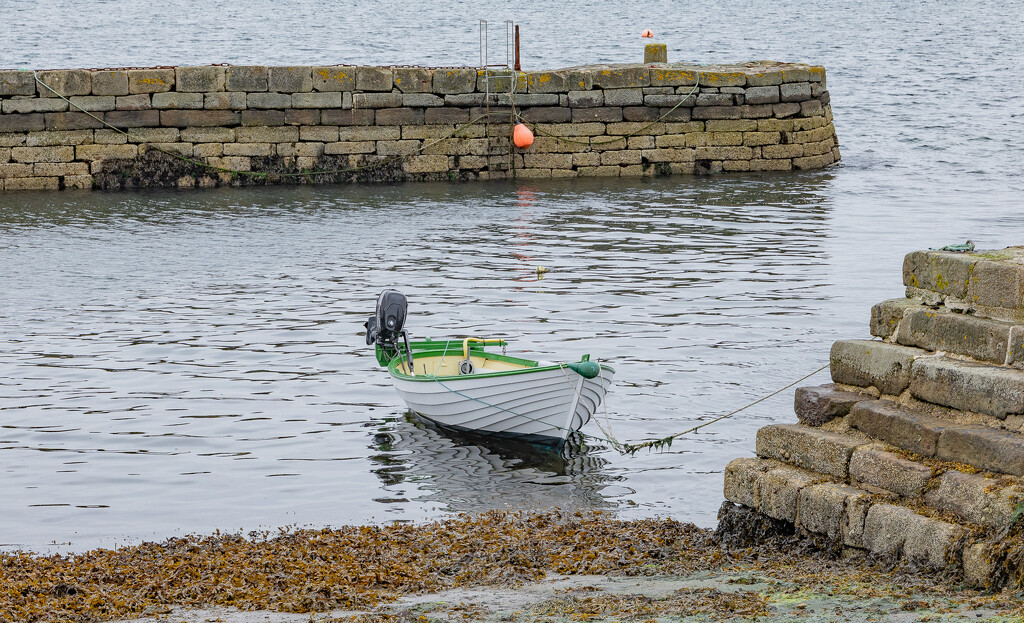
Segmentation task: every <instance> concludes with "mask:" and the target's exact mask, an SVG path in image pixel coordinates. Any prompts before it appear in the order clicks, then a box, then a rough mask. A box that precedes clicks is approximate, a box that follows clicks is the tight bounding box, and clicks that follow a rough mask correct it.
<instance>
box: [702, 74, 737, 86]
mask: <svg viewBox="0 0 1024 623" xmlns="http://www.w3.org/2000/svg"><path fill="white" fill-rule="evenodd" d="M704 79H705V80H706V81H707V83H708V84H709V85H711V86H715V85H722V84H725V85H729V84H734V83H736V82H739V83H740V84H743V83H744V82H746V79H747V75H746V74H745V73H743V72H741V71H731V72H715V73H705V74H704Z"/></svg>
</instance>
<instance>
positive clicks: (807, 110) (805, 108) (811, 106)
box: [783, 85, 824, 117]
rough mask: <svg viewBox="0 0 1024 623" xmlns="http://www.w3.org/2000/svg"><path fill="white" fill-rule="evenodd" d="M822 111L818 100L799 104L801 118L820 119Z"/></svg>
mask: <svg viewBox="0 0 1024 623" xmlns="http://www.w3.org/2000/svg"><path fill="white" fill-rule="evenodd" d="M783 86H785V85H783ZM823 110H824V108H823V106H822V104H821V102H820V101H818V100H806V101H803V102H800V116H802V117H820V116H821V114H822V112H823Z"/></svg>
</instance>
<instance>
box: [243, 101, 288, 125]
mask: <svg viewBox="0 0 1024 623" xmlns="http://www.w3.org/2000/svg"><path fill="white" fill-rule="evenodd" d="M249 95H253V94H252V93H247V94H246V97H247V98H248V96H249ZM241 123H242V125H243V126H246V127H251V126H276V125H284V111H283V110H243V111H242V114H241Z"/></svg>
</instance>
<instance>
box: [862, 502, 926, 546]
mask: <svg viewBox="0 0 1024 623" xmlns="http://www.w3.org/2000/svg"><path fill="white" fill-rule="evenodd" d="M916 516H917V515H916V514H915V513H914V511H912V510H910V509H909V508H905V507H903V506H895V505H893V504H873V505H872V506H871V508H870V509H868V513H867V517H866V519H865V522H864V545H865V547H866V548H867V549H868V550H870V551H871V552H872V553H875V554H881V555H884V556H898V555H899V554H900V552H901V551H902V550H903V545H904V543H905V542H906V540H907V533H908V532H909V531H910V526H911V524H912V523H914V522H915V519H914V518H915V517H916Z"/></svg>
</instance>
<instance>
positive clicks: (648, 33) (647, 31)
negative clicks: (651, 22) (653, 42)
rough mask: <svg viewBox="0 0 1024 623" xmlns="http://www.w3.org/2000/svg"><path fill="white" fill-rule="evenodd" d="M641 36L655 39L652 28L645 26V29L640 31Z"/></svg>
mask: <svg viewBox="0 0 1024 623" xmlns="http://www.w3.org/2000/svg"><path fill="white" fill-rule="evenodd" d="M640 36H641V37H643V38H645V39H653V38H654V33H653V32H651V29H650V28H644V31H643V32H642V33H640Z"/></svg>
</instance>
